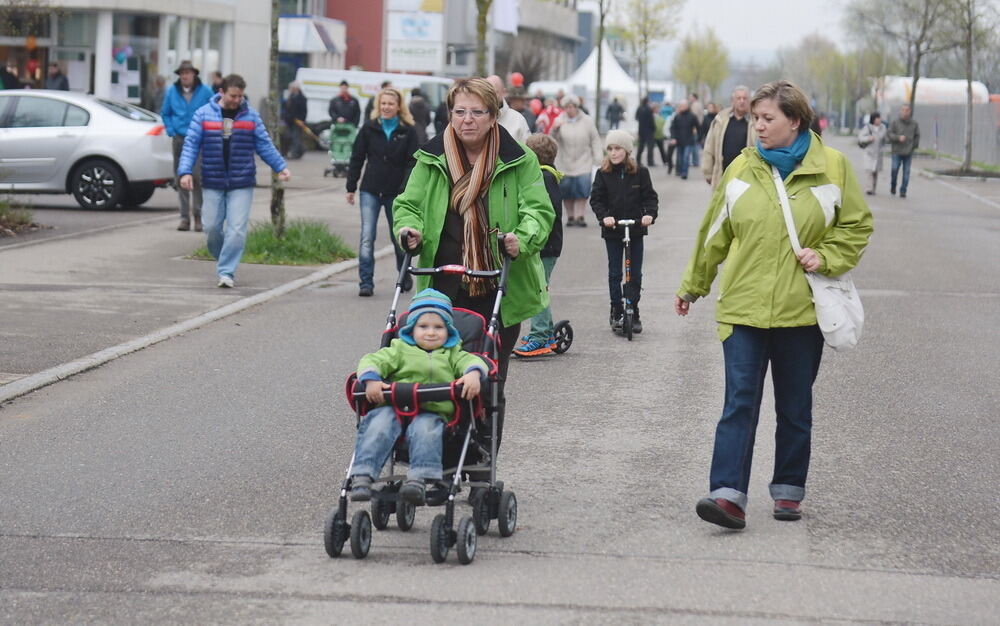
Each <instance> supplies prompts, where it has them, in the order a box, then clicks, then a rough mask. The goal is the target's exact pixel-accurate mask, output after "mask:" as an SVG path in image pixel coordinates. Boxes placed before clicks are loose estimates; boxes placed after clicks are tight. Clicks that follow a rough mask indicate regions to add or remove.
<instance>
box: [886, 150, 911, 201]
mask: <svg viewBox="0 0 1000 626" xmlns="http://www.w3.org/2000/svg"><path fill="white" fill-rule="evenodd" d="M912 160H913V155H912V154H894V155H892V178H891V180H890V181H889V190H890V191H891V192H892V193H896V174H898V173H899V166H900V165H902V166H903V185H902V186H901V187H900V188H899V193H901V194H905V193H906V187H907V186H908V185H909V184H910V161H912Z"/></svg>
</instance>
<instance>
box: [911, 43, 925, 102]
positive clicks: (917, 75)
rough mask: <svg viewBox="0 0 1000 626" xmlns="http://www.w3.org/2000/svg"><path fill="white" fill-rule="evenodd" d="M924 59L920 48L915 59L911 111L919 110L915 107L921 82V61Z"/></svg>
mask: <svg viewBox="0 0 1000 626" xmlns="http://www.w3.org/2000/svg"><path fill="white" fill-rule="evenodd" d="M922 57H923V53H922V52H921V51H920V49H919V48H918V49H917V53H916V56H914V58H913V86H912V87H911V88H910V111H916V110H917V108H916V107H915V106H913V105H914V103H915V102H916V101H917V81H918V80H920V60H921V58H922Z"/></svg>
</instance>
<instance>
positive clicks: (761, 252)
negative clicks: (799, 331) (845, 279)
mask: <svg viewBox="0 0 1000 626" xmlns="http://www.w3.org/2000/svg"><path fill="white" fill-rule="evenodd" d="M785 188H786V189H787V190H788V199H789V204H790V205H791V209H792V216H793V217H794V218H795V226H796V228H797V230H798V235H799V241H800V242H801V245H802V247H803V248H812V249H813V250H815V251H816V253H817V254H818V255H819V257H820V259H821V263H822V265H821V266H820V269H819V273H821V274H825V275H827V276H839V275H840V274H843V273H844V272H846V271H848V270H850V269H852V268H853V267H854V266H855V265H857V264H858V261H859V260H860V259H861V254H862V253H863V252H864V250H865V247H866V246H867V245H868V239H869V237H871V234H872V230H873V224H872V214H871V211H870V210H869V209H868V205H867V204H865V201H864V199H863V196H862V195H861V189H860V187H859V186H858V183H857V180H856V179H855V177H854V170H853V169H852V168H851V164H850V163H849V162H848V161H847V159H846V158H845V157H844V155H843V154H841V153H840V152H838V151H837V150H834V149H833V148H829V147H826V146H824V145H823V142H822V140H821V139H820V138H819V136H818V135H816V134H815V133H813V135H812V142H811V143H810V146H809V150H808V151H807V152H806V156H805V158H804V159H803V160H802V163H801V164H800V165H799V167H798V168H797V169H795V170H794V171H793V172H792V173H791V174H789V176H788V178H787V179H785ZM722 262H725V268H724V270H723V274H722V279H721V283H720V286H719V296H718V302H717V304H716V309H715V316H716V320H717V321H718V322H720V324H721V325H722V326H720V336H721V337H723V338H724V337H725V335H726V334H727V333H726V328H728V325H730V324H741V325H745V326H753V327H755V328H776V327H793V326H810V325H812V324H815V323H816V311H815V308H814V306H813V302H812V292H811V291H810V289H809V283H808V282H807V281H806V278H805V272H804V271H803V269H802V266H801V265H800V264H799V262H798V260H797V259H796V258H795V253H794V252H793V251H792V246H791V244H790V243H789V241H788V231H787V229H786V227H785V221H784V216H783V214H782V211H781V204H780V202H779V200H778V195H777V192H776V190H775V188H774V180H773V179H772V177H771V166H770V165H769V164H768V163H767V162H766V161H764V159H763V158H762V157H761V156H760V154H759V153H758V152H757V150H756V148H744V149H743V152H742V153H740V155H739V156H737V157H736V159H735V160H734V161H733V162H732V164H731V165H730V166H729V167H728V168H727V169H726V172H725V174H724V175H723V178H722V181H721V182H720V184H719V186H718V187H717V188H716V190H715V193H714V195H713V196H712V202H711V205H710V206H709V208H708V211H707V212H706V213H705V218H704V220H703V221H702V224H701V230H700V231H699V233H698V241H697V244H696V245H695V249H694V252H693V253H692V255H691V260H690V261H689V262H688V266H687V270H686V271H685V272H684V278H683V279H682V281H681V286H680V289H679V290H678V291H677V295H678V296H680V297H681V298H683V299H685V300H687V301H689V302H694V301H695V300H697V299H698V298H699V297H702V296H706V295H708V292H709V290H710V288H711V286H712V282H713V281H714V280H715V275H716V273H717V272H718V267H719V264H720V263H722Z"/></svg>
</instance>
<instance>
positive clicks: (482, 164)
mask: <svg viewBox="0 0 1000 626" xmlns="http://www.w3.org/2000/svg"><path fill="white" fill-rule="evenodd" d="M499 151H500V125H499V124H494V125H493V128H492V129H490V131H489V133H488V134H487V135H486V142H485V144H483V151H482V152H481V153H480V154H479V158H478V159H477V160H476V163H475V165H474V166H470V164H469V162H468V159H466V158H465V150H464V149H463V148H462V146H461V144H460V143H459V139H458V136H457V135H456V133H455V129H454V128H452V127H451V126H450V125H449V126H448V128H447V130H446V131H445V133H444V154H445V158H446V160H447V161H448V173H449V175H450V176H451V198H450V199H449V201H448V210H449V211H454V212H456V213H458V214H459V215H460V216H461V217H462V223H463V242H462V264H463V265H465V267H467V268H469V269H472V270H493V269H496V268H497V267H498V266H499V263H498V261H497V257H496V254H495V253H494V246H495V244H494V242H492V241H490V239H489V235H490V232H489V218H488V216H487V210H486V204H485V203H484V202H483V200H484V198H485V197H486V193H487V192H488V191H489V186H490V178H491V177H492V176H493V169H494V168H495V167H496V163H497V155H498V153H499ZM463 282H464V283H465V284H466V285H467V286H468V290H469V295H470V296H482V295H485V294H487V293H489V292H490V291H492V290H493V289H494V288H495V285H496V281H494V280H488V279H482V278H469V277H468V276H466V277H464V278H463Z"/></svg>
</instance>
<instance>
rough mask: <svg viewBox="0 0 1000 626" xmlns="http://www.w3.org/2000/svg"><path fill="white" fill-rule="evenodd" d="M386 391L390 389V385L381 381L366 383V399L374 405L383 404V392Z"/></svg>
mask: <svg viewBox="0 0 1000 626" xmlns="http://www.w3.org/2000/svg"><path fill="white" fill-rule="evenodd" d="M386 389H389V385H388V384H387V383H384V382H382V381H381V380H369V381H366V382H365V398H367V399H368V401H369V402H371V403H372V404H382V392H383V391H385V390H386Z"/></svg>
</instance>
